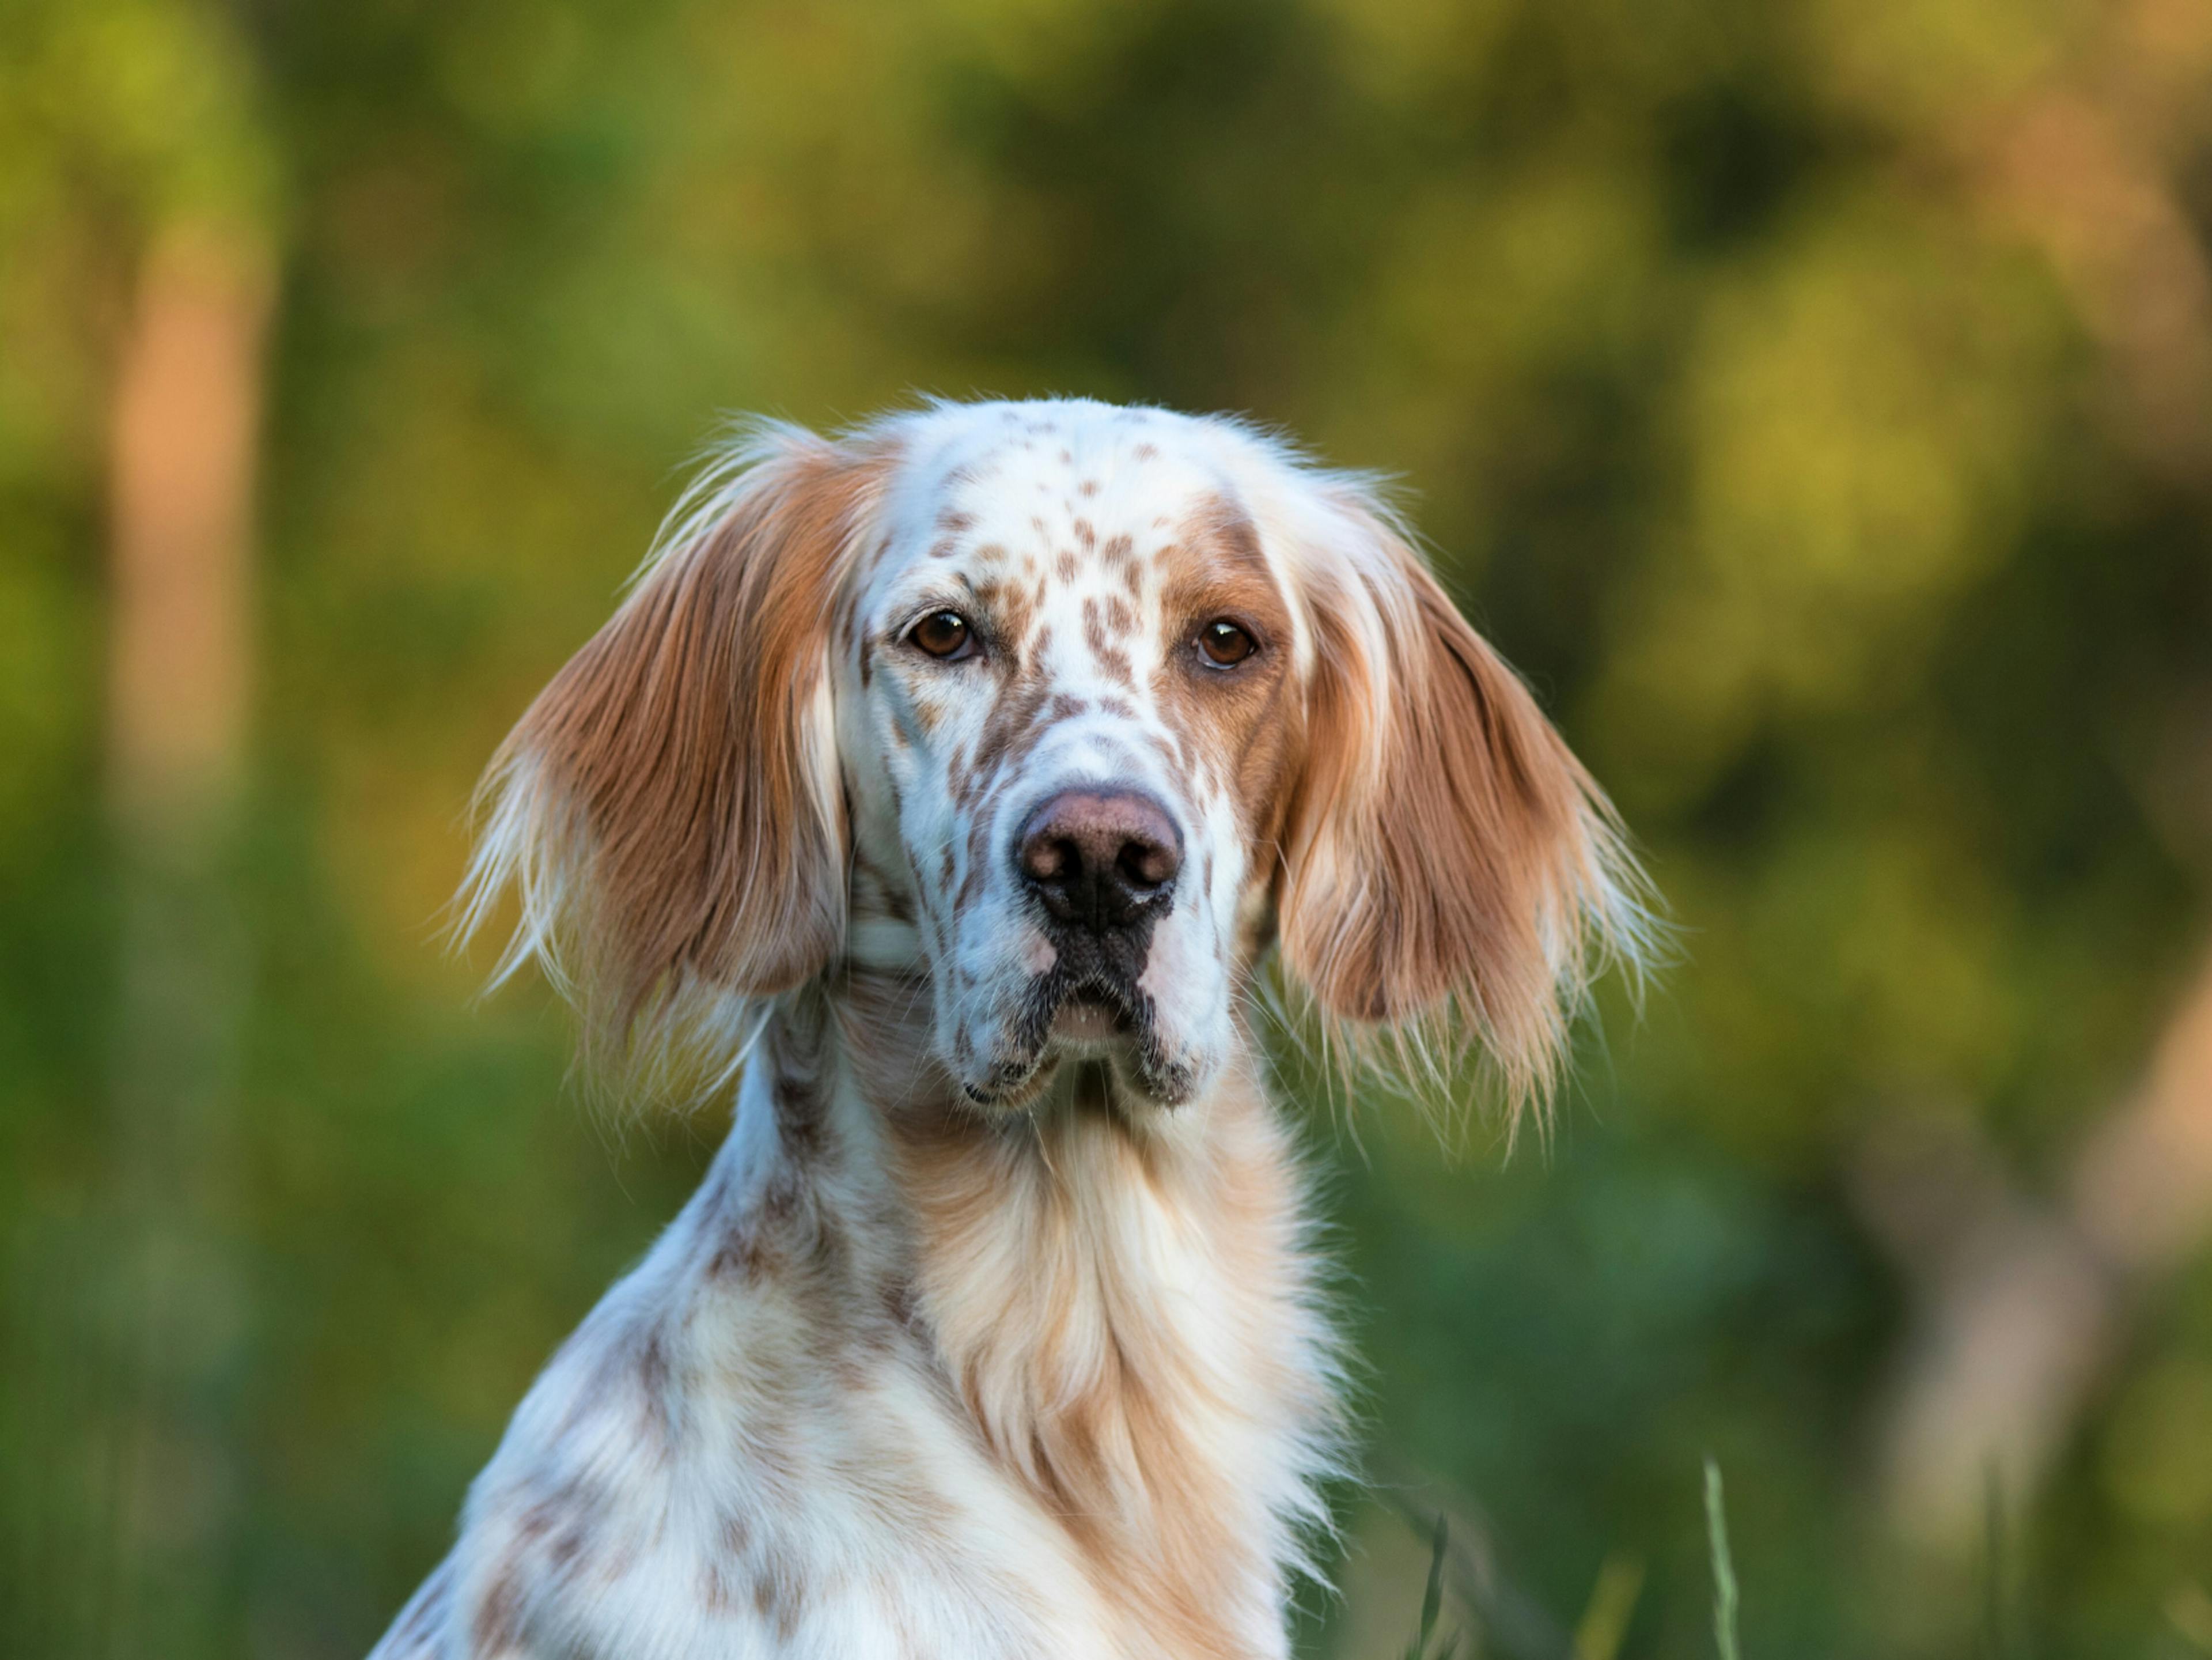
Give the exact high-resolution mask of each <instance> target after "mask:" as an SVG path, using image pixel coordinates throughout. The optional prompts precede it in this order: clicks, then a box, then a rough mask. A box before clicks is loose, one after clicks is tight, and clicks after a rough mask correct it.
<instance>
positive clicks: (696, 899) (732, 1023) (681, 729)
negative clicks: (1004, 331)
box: [460, 428, 886, 1082]
mask: <svg viewBox="0 0 2212 1660" xmlns="http://www.w3.org/2000/svg"><path fill="white" fill-rule="evenodd" d="M885 470H886V469H885V455H884V452H883V450H882V449H881V447H871V446H868V445H866V443H865V442H860V441H855V442H853V443H844V444H833V443H830V442H828V441H823V440H821V439H818V438H816V437H814V436H812V435H810V434H807V433H805V432H801V431H799V430H797V429H787V428H778V429H767V430H764V431H763V432H762V433H760V434H759V435H757V436H756V437H754V438H753V439H751V440H750V441H747V442H745V443H744V444H742V445H740V446H738V447H736V448H734V449H733V450H732V452H731V453H729V454H728V455H727V456H726V457H725V458H724V459H723V460H722V462H721V463H720V465H717V466H716V467H715V468H714V469H713V470H712V471H710V473H709V474H708V477H706V478H705V479H703V480H702V483H701V484H700V485H699V486H697V487H696V488H695V489H694V491H693V493H692V496H690V498H689V502H688V507H689V511H685V510H683V509H679V513H678V523H677V526H676V528H675V529H674V530H673V531H672V532H671V533H670V534H668V535H666V536H665V538H663V544H662V549H661V550H660V551H659V552H657V553H656V554H655V555H654V556H653V558H652V559H650V560H649V561H648V562H647V566H646V567H645V569H644V570H643V572H642V574H641V576H640V578H639V580H638V581H637V583H636V585H635V587H634V589H633V590H632V592H631V593H630V594H629V598H628V599H626V600H625V601H624V602H623V605H622V607H621V609H620V610H618V611H617V612H616V613H615V616H614V617H613V618H612V620H611V621H610V622H609V623H607V624H606V626H605V627H604V628H603V629H600V630H599V633H598V634H597V635H594V636H593V637H592V640H591V641H590V642H589V643H587V644H586V646H585V647H584V648H583V649H582V650H581V651H580V652H578V653H577V654H576V655H575V656H574V658H572V659H571V660H569V662H568V665H567V666H566V667H564V668H563V669H562V671H561V672H560V673H559V674H558V675H557V676H556V677H555V678H554V680H553V682H552V684H550V685H549V686H548V687H547V688H546V689H545V690H544V692H543V693H541V694H540V695H539V696H538V700H537V702H534V703H532V705H531V707H530V709H529V711H528V712H527V713H526V714H524V716H523V717H522V720H521V721H520V724H519V725H518V726H517V727H515V729H514V731H513V733H511V734H509V736H508V738H507V741H506V743H505V744H504V745H501V749H500V751H499V753H498V755H497V756H496V757H495V758H494V760H493V762H492V763H491V766H490V768H489V770H488V772H487V773H486V775H485V778H484V782H483V786H482V788H481V791H480V797H479V799H480V800H482V801H483V803H485V804H486V808H487V810H486V812H485V814H484V818H483V833H482V836H481V839H480V840H479V842H478V844H477V851H476V855H475V858H474V860H473V862H472V864H471V869H470V873H469V877H468V881H467V884H466V885H465V888H464V890H463V905H462V915H461V923H460V932H461V933H463V934H464V935H465V934H466V933H471V932H473V931H474V929H475V928H476V927H478V926H480V925H481V923H482V922H483V919H484V917H485V915H486V914H487V912H488V910H489V908H490V907H491V906H492V904H493V903H495V901H496V899H497V898H498V897H499V895H500V894H501V891H504V890H506V889H507V888H508V887H510V886H511V887H513V889H514V890H515V891H516V892H517V894H518V896H519V898H520V908H521V921H520V926H519V927H518V928H517V930H516V933H515V935H514V938H513V941H512V943H511V944H510V945H509V946H508V948H507V953H506V956H505V957H504V958H503V959H502V961H501V966H500V970H499V973H500V976H501V977H504V976H506V975H507V974H509V973H512V972H513V970H515V969H516V968H517V967H519V966H520V964H522V963H523V962H525V961H526V960H529V959H532V958H536V959H537V960H538V961H539V962H540V963H542V964H544V967H545V968H546V970H547V972H548V974H549V976H550V977H551V978H552V979H553V981H554V982H555V983H556V985H557V986H559V987H560V988H562V990H563V991H564V992H565V993H567V994H568V995H569V996H570V997H571V999H572V1000H574V1002H575V1003H576V1004H577V1006H578V1008H579V1010H580V1013H581V1015H582V1017H583V1019H582V1025H583V1042H584V1049H585V1051H586V1055H587V1057H588V1058H590V1059H592V1060H594V1061H599V1062H600V1063H601V1065H602V1067H604V1066H605V1062H606V1061H609V1060H610V1059H612V1060H614V1061H617V1062H618V1063H622V1064H620V1066H619V1069H620V1070H622V1071H623V1072H624V1073H630V1074H635V1073H644V1074H646V1076H645V1078H644V1079H637V1078H635V1076H633V1077H632V1078H631V1080H630V1081H633V1082H636V1081H645V1082H661V1081H665V1080H664V1079H659V1078H658V1077H656V1076H654V1074H658V1073H663V1072H665V1071H668V1070H669V1069H671V1068H674V1069H675V1070H676V1071H677V1072H678V1073H679V1074H682V1073H689V1072H690V1070H691V1069H692V1068H693V1067H695V1066H696V1065H697V1064H698V1063H702V1062H703V1063H704V1064H705V1066H706V1067H708V1071H709V1073H710V1075H720V1074H722V1073H726V1071H727V1069H728V1068H729V1067H732V1066H733V1065H734V1064H736V1062H737V1061H738V1060H739V1059H741V1058H742V1055H743V1050H744V1044H745V1043H746V1042H747V1041H748V1039H749V1037H750V1031H751V1030H752V1029H753V1027H754V1026H755V1025H757V1021H756V1020H755V1019H754V1018H753V1017H754V1016H755V1015H757V1012H758V1011H759V1008H760V1006H761V1000H763V999H767V998H769V997H773V996H774V995H775V994H778V993H781V992H785V991H787V990H790V989H791V988H793V987H795V986H798V985H799V984H801V983H803V982H805V981H806V980H808V979H809V978H811V976H814V975H815V974H817V973H818V972H820V970H822V968H823V965H824V964H826V963H827V962H828V961H829V958H830V957H831V955H832V954H833V953H834V952H836V949H837V946H838V943H839V941H840V939H841V938H842V934H843V931H844V906H845V827H844V823H843V818H844V812H843V806H842V788H841V786H840V783H839V780H838V772H837V766H836V754H835V736H834V733H835V724H834V717H833V714H832V710H831V707H830V692H829V672H828V643H829V618H830V617H831V614H832V612H833V611H834V610H835V608H836V603H837V600H838V597H839V594H840V593H841V590H842V584H843V581H844V577H845V574H846V572H847V570H848V568H849V564H850V562H851V556H852V551H853V545H854V540H855V538H856V537H857V535H858V533H859V532H860V526H861V525H862V524H863V522H864V521H865V520H866V518H867V516H868V514H869V513H870V512H871V510H872V506H873V503H874V501H875V498H876V496H877V494H878V490H879V489H880V485H881V481H882V478H883V476H884V471H885Z"/></svg>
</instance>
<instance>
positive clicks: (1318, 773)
mask: <svg viewBox="0 0 2212 1660" xmlns="http://www.w3.org/2000/svg"><path fill="white" fill-rule="evenodd" d="M1324 518H1325V520H1327V523H1328V532H1327V533H1326V534H1325V536H1324V537H1323V538H1322V539H1323V540H1324V541H1325V542H1326V543H1327V544H1330V551H1331V552H1332V553H1333V554H1334V556H1333V557H1320V558H1316V557H1309V559H1308V560H1307V561H1306V564H1307V569H1308V572H1309V575H1308V576H1307V578H1306V581H1305V582H1304V588H1305V590H1306V593H1307V599H1308V604H1307V606H1306V612H1307V616H1308V617H1309V620H1310V624H1311V633H1312V642H1313V662H1312V665H1311V667H1310V672H1309V677H1308V682H1307V684H1308V702H1307V728H1308V730H1307V741H1306V758H1305V762H1304V768H1303V770H1302V773H1301V775H1300V777H1299V781H1298V785H1297V790H1296V792H1295V795H1294V799H1293V800H1292V803H1291V812H1290V815H1289V822H1288V824H1287V826H1286V834H1285V837H1284V842H1283V846H1284V854H1285V858H1284V870H1283V883H1282V888H1281V892H1280V898H1279V927H1280V939H1281V945H1282V955H1283V960H1284V964H1285V968H1286V969H1288V970H1289V971H1290V972H1291V974H1292V975H1293V976H1295V977H1296V978H1297V979H1298V980H1299V981H1301V982H1304V985H1305V986H1306V987H1307V988H1308V989H1309V990H1310V992H1311V993H1312V994H1313V995H1314V997H1315V999H1316V1001H1317V1002H1318V1003H1319V1005H1320V1006H1321V1010H1322V1013H1323V1014H1324V1015H1325V1016H1327V1017H1328V1018H1329V1019H1330V1020H1331V1021H1332V1023H1334V1024H1335V1025H1337V1026H1338V1027H1339V1028H1340V1030H1344V1031H1346V1035H1347V1036H1349V1037H1352V1040H1353V1042H1352V1045H1351V1047H1352V1048H1353V1049H1357V1048H1358V1047H1359V1043H1358V1040H1359V1039H1360V1038H1361V1037H1364V1036H1365V1035H1367V1034H1370V1033H1376V1032H1392V1033H1395V1034H1398V1035H1400V1036H1401V1037H1402V1036H1407V1035H1410V1036H1412V1037H1413V1038H1414V1039H1415V1040H1416V1043H1417V1044H1418V1045H1419V1047H1421V1048H1423V1049H1427V1048H1428V1047H1429V1046H1430V1043H1431V1041H1432V1040H1433V1041H1435V1042H1439V1043H1442V1044H1443V1045H1444V1046H1445V1047H1449V1046H1451V1045H1453V1044H1455V1043H1463V1042H1465V1041H1468V1040H1470V1039H1472V1040H1474V1041H1476V1042H1479V1043H1480V1044H1481V1045H1482V1046H1483V1047H1484V1049H1486V1051H1487V1054H1488V1056H1489V1058H1490V1060H1491V1061H1492V1062H1493V1063H1494V1065H1495V1066H1496V1067H1497V1069H1498V1073H1500V1074H1501V1076H1502V1079H1503V1081H1504V1085H1505V1086H1506V1090H1507V1092H1508V1095H1509V1098H1510V1100H1511V1101H1512V1102H1513V1103H1514V1104H1516V1105H1518V1104H1521V1103H1522V1102H1525V1101H1530V1100H1534V1101H1537V1102H1539V1103H1541V1101H1542V1100H1543V1098H1545V1097H1546V1095H1547V1092H1548V1090H1549V1087H1550V1085H1551V1083H1552V1081H1553V1079H1554V1077H1555V1076H1556V1074H1557V1072H1558V1070H1559V1065H1560V1063H1561V1061H1562V1059H1563V1058H1564V1055H1565V1048H1566V1040H1567V1035H1568V1027H1569V1025H1570V1024H1571V1019H1572V1018H1573V1015H1574V1012H1575V1010H1576V1008H1577V1006H1578V1005H1579V1003H1580V1001H1581V1000H1582V997H1583V992H1584V989H1585V988H1586V985H1587V982H1588V978H1589V972H1590V968H1591V964H1592V961H1593V958H1592V952H1591V946H1592V944H1593V943H1594V942H1595V943H1596V944H1598V945H1599V946H1600V947H1601V948H1602V947H1603V946H1615V947H1619V948H1621V949H1623V950H1624V951H1626V952H1627V953H1628V954H1629V955H1631V956H1635V955H1638V953H1639V952H1640V950H1641V947H1642V946H1643V943H1644V940H1645V939H1646V938H1647V937H1648V930H1649V926H1650V925H1649V919H1648V917H1647V916H1646V915H1645V913H1644V909H1643V907H1642V905H1641V903H1639V896H1640V894H1641V892H1642V891H1643V884H1642V879H1641V877H1640V875H1639V874H1638V873H1637V871H1636V869H1635V866H1634V865H1633V862H1632V860H1631V859H1630V857H1629V856H1628V854H1626V851H1625V850H1624V848H1623V845H1622V841H1621V837H1620V832H1619V830H1618V826H1617V823H1616V821H1615V819H1614V817H1613V812H1612V809H1611V808H1610V806H1608V805H1607V802H1606V800H1605V799H1604V797H1603V795H1602V794H1601V793H1600V792H1599V790H1598V789H1597V787H1596V786H1595V784H1594V783H1593V782H1592V781H1591V780H1590V777H1589V774H1588V773H1586V772H1585V771H1584V770H1583V767H1582V764H1581V763H1579V762H1577V760H1576V759H1575V757H1574V756H1573V755H1572V754H1571V753H1570V752H1569V751H1568V749H1567V746H1566V745H1565V742H1564V741H1563V740H1562V739H1560V737H1559V733H1556V732H1555V731H1553V728H1552V726H1551V724H1550V722H1549V721H1546V720H1545V718H1544V716H1543V714H1542V713H1541V711H1540V710H1539V709H1538V708H1537V707H1536V702H1535V700H1534V697H1533V696H1531V695H1530V694H1529V691H1528V688H1527V687H1526V686H1525V685H1524V684H1522V682H1521V680H1520V678H1519V677H1517V676H1516V674H1515V673H1514V672H1513V671H1512V670H1511V669H1510V668H1508V667H1507V666H1505V664H1504V661H1503V660H1500V659H1499V657H1498V654H1496V653H1495V652H1494V651H1492V649H1491V648H1490V647H1489V646H1488V645H1487V644H1486V643H1485V642H1483V640H1482V639H1481V638H1480V636H1479V635H1477V634H1476V633H1475V632H1474V629H1472V628H1470V627H1469V626H1468V623H1467V621H1466V619H1465V618H1464V617H1462V616H1461V615H1460V613H1459V611H1458V609H1457V608H1456V607H1455V605H1453V604H1452V602H1451V599H1450V598H1449V596H1448V595H1447V594H1446V593H1444V591H1443V587H1441V586H1440V585H1439V584H1438V583H1437V580H1436V578H1435V577H1434V576H1433V575H1431V573H1430V571H1429V569H1428V568H1427V566H1426V565H1425V563H1424V562H1423V561H1422V559H1421V558H1420V556H1419V555H1418V554H1417V553H1416V552H1415V551H1414V550H1413V548H1412V547H1411V546H1410V545H1409V544H1408V543H1407V538H1405V537H1404V536H1403V535H1401V533H1399V532H1398V531H1397V530H1396V529H1395V527H1394V526H1392V524H1391V523H1390V521H1389V519H1388V518H1387V516H1385V515H1384V514H1383V513H1382V512H1381V511H1380V510H1379V509H1378V508H1376V507H1375V506H1374V505H1373V503H1372V502H1370V500H1369V499H1368V498H1367V497H1366V496H1365V495H1364V493H1363V492H1360V491H1358V490H1356V489H1349V488H1342V489H1336V490H1334V491H1332V492H1331V493H1330V494H1329V498H1328V504H1327V508H1326V509H1325V513H1324Z"/></svg>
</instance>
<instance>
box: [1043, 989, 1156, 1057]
mask: <svg viewBox="0 0 2212 1660" xmlns="http://www.w3.org/2000/svg"><path fill="white" fill-rule="evenodd" d="M1136 1030H1137V1022H1136V1017H1135V1016H1134V1015H1133V1014H1132V1013H1131V1012H1130V1011H1129V1009H1128V1006H1127V1004H1126V1003H1125V1002H1124V1001H1123V1000H1121V998H1119V997H1115V996H1111V995H1109V994H1106V993H1104V992H1100V991H1096V990H1091V989H1089V988H1085V989H1083V990H1079V991H1073V992H1070V993H1069V994H1067V996H1066V998H1065V999H1064V1000H1062V1001H1061V1003H1060V1007H1059V1009H1058V1010H1057V1011H1056V1012H1054V1015H1053V1017H1052V1024H1051V1025H1050V1026H1048V1028H1046V1041H1047V1042H1048V1043H1054V1042H1057V1043H1068V1044H1093V1043H1112V1042H1114V1041H1115V1039H1117V1038H1127V1037H1131V1036H1132V1035H1133V1034H1134V1033H1135V1031H1136Z"/></svg>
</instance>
